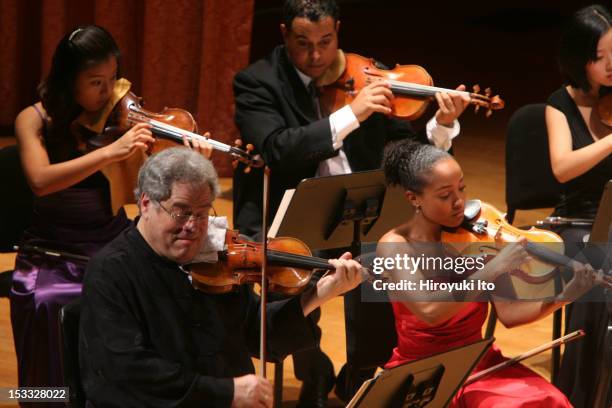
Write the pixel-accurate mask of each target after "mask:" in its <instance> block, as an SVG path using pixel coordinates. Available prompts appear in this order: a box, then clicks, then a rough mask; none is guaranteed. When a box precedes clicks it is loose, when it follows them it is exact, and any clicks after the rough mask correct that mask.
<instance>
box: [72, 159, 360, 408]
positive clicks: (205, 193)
mask: <svg viewBox="0 0 612 408" xmlns="http://www.w3.org/2000/svg"><path fill="white" fill-rule="evenodd" d="M217 191H218V187H217V175H216V172H215V170H214V168H213V166H212V164H211V163H210V161H208V160H207V159H205V158H204V157H202V155H201V154H198V153H196V152H194V151H192V150H191V149H186V148H183V147H177V148H172V149H167V150H164V151H163V152H161V153H158V154H156V155H154V156H151V157H150V158H149V159H148V160H147V161H146V162H145V164H144V165H143V167H142V168H141V170H140V172H139V176H138V186H137V189H136V196H137V198H138V206H139V211H140V216H139V217H138V218H137V220H136V221H135V223H134V224H133V225H132V226H131V227H129V228H128V229H126V230H125V231H124V232H123V233H122V234H121V235H120V236H119V237H117V238H116V239H115V240H114V241H112V242H111V243H110V244H109V245H107V246H106V247H105V248H104V249H102V250H101V251H100V252H99V253H98V254H97V255H96V256H95V257H93V258H92V260H91V261H90V262H89V264H88V266H87V273H86V275H85V282H84V287H83V297H82V312H81V322H80V336H79V357H80V366H81V375H82V382H83V386H84V389H85V394H86V397H87V400H88V401H89V403H90V405H92V404H93V406H103V407H108V406H117V407H121V406H130V407H168V406H179V405H180V406H207V407H208V406H210V407H229V406H232V407H271V406H272V387H271V385H270V383H269V382H268V381H267V380H266V379H264V378H262V377H258V376H256V375H254V374H253V373H254V368H253V365H252V362H251V355H253V354H255V353H256V351H257V350H258V347H259V337H258V336H259V312H260V305H259V302H258V297H257V296H256V295H255V294H254V292H253V291H252V289H251V287H250V286H249V285H243V286H241V287H239V289H238V290H237V291H236V292H234V293H229V294H223V295H208V294H205V293H203V292H200V291H198V290H196V289H194V287H193V286H192V284H191V277H190V275H189V273H188V272H186V271H185V269H183V267H182V265H184V264H185V263H188V262H189V261H191V260H192V259H193V258H194V257H195V256H196V255H197V254H198V252H199V251H200V250H201V247H202V242H203V240H204V237H206V236H207V233H208V221H209V219H208V215H209V211H210V210H211V208H212V204H213V201H214V199H215V196H216V194H217ZM330 263H331V264H332V265H333V266H334V267H335V271H334V272H333V273H330V274H328V275H326V276H325V277H324V278H321V280H319V281H318V283H317V284H316V287H313V288H310V289H308V290H307V291H306V292H304V293H303V294H302V295H300V296H296V297H293V298H290V299H287V300H283V301H278V302H272V303H269V304H268V305H267V313H268V324H267V326H268V331H267V338H268V343H267V344H268V349H269V355H270V356H272V357H275V358H276V357H280V358H282V357H284V356H285V355H287V354H289V353H291V352H294V351H296V350H299V349H303V348H308V347H313V346H314V344H315V343H316V341H317V338H316V336H315V329H316V326H315V324H314V323H313V322H312V320H311V319H310V318H309V317H308V315H309V314H310V313H311V312H312V311H313V310H315V309H316V308H318V307H319V306H320V305H321V304H323V303H324V302H326V301H328V300H330V299H331V298H333V297H335V296H337V295H340V294H342V293H344V292H346V291H348V290H351V289H353V288H355V287H356V286H357V285H358V284H359V283H360V281H361V274H360V270H361V266H360V265H359V264H358V263H357V262H355V261H353V260H350V255H349V254H346V255H345V256H343V257H342V258H341V259H339V260H331V261H330Z"/></svg>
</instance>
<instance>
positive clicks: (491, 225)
mask: <svg viewBox="0 0 612 408" xmlns="http://www.w3.org/2000/svg"><path fill="white" fill-rule="evenodd" d="M480 206H481V209H480V213H479V214H478V215H477V217H476V218H474V219H472V220H466V221H465V222H464V224H463V226H462V227H459V228H457V229H454V230H448V231H443V233H442V241H443V242H445V243H449V244H451V245H452V247H453V248H455V249H456V250H458V251H459V252H461V253H462V255H472V256H477V255H485V256H494V255H495V254H496V253H497V252H498V251H499V250H501V248H502V247H503V245H504V244H506V243H511V242H517V241H518V240H519V239H520V238H521V237H524V238H526V239H527V241H528V243H527V246H526V250H527V252H529V253H530V254H531V255H533V256H531V257H530V258H528V259H526V260H525V262H524V263H523V264H521V265H520V266H519V267H518V268H517V269H516V270H515V271H513V272H512V273H513V274H515V275H518V276H519V277H520V278H521V279H522V280H524V281H526V282H528V283H543V282H546V281H548V280H550V279H551V278H552V277H553V276H554V274H555V273H556V269H557V266H559V265H566V264H567V263H569V262H570V259H569V258H567V257H566V256H565V255H563V253H564V249H565V246H564V244H563V239H562V238H561V237H560V236H559V235H557V234H555V233H554V232H552V231H548V230H544V229H539V228H535V227H532V228H530V229H528V230H522V229H520V228H517V227H515V226H513V225H511V224H509V223H508V221H506V218H505V214H503V213H502V212H500V211H499V210H497V209H496V208H495V207H493V206H492V205H490V204H488V203H485V202H481V203H480ZM474 244H481V245H474ZM464 251H469V253H466V252H464Z"/></svg>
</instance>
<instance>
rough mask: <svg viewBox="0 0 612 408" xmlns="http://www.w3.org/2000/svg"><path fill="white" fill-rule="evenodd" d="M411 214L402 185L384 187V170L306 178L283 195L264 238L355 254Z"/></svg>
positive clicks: (315, 248) (313, 248)
mask: <svg viewBox="0 0 612 408" xmlns="http://www.w3.org/2000/svg"><path fill="white" fill-rule="evenodd" d="M315 209H316V211H315ZM412 212H413V209H412V206H410V205H409V204H408V202H407V201H406V200H405V198H404V191H403V189H402V188H401V187H398V186H395V187H389V188H387V187H386V186H385V178H384V174H383V172H382V170H372V171H363V172H357V173H352V174H344V175H339V176H327V177H316V178H310V179H305V180H302V182H301V183H300V184H298V186H297V187H296V188H295V189H294V190H287V191H286V192H285V195H284V197H283V200H282V201H281V204H280V206H279V209H278V210H277V212H276V215H275V217H274V221H273V222H272V225H271V226H270V231H269V233H268V237H271V238H273V237H277V236H278V237H281V236H289V237H296V238H299V239H301V240H302V241H304V243H306V245H308V246H309V247H310V248H311V249H312V250H313V251H314V250H317V251H321V250H336V249H341V248H351V249H354V250H355V251H356V252H357V253H353V255H355V256H356V255H358V254H359V252H360V248H359V247H358V245H360V244H361V242H377V241H378V239H379V238H380V237H381V236H382V235H383V234H384V233H386V232H387V231H389V230H390V229H391V228H393V227H396V226H397V225H398V224H400V222H402V221H405V220H406V219H408V218H409V217H410V216H411V215H412ZM355 245H357V247H355Z"/></svg>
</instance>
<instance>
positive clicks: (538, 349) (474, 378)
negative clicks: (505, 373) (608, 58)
mask: <svg viewBox="0 0 612 408" xmlns="http://www.w3.org/2000/svg"><path fill="white" fill-rule="evenodd" d="M584 335H585V332H584V330H576V331H575V332H572V333H570V334H566V335H565V336H563V337H559V338H558V339H556V340H553V341H550V342H548V343H545V344H542V345H540V346H538V347H536V348H533V349H531V350H529V351H527V352H525V353H523V354H520V355H518V356H516V357H513V358H511V359H509V360H506V361H504V362H503V363H499V364H496V365H494V366H493V367H489V368H487V369H486V370H482V371H479V372H477V373H476V374H472V375H470V376H469V377H468V379H467V380H466V381H465V383H463V386H466V385H468V384H471V383H473V382H475V381H478V380H480V379H481V378H483V377H486V376H487V375H490V374H493V373H495V372H497V371H499V370H501V369H504V368H506V367H509V366H511V365H513V364H516V363H518V362H520V361H523V360H525V359H527V358H529V357H533V356H535V355H536V354H540V353H542V352H544V351H546V350H549V349H552V348H554V347H559V346H561V345H562V344H565V343H569V342H570V341H574V340H576V339H579V338H581V337H583V336H584Z"/></svg>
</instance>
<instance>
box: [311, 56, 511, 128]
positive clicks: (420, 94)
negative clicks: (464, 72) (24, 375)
mask: <svg viewBox="0 0 612 408" xmlns="http://www.w3.org/2000/svg"><path fill="white" fill-rule="evenodd" d="M381 80H384V81H386V82H387V83H388V84H389V86H390V89H391V91H392V92H393V95H394V96H395V98H393V100H392V101H391V109H392V113H391V115H392V116H395V117H397V118H401V119H408V120H413V119H417V118H418V117H419V116H421V115H422V114H423V112H425V109H426V108H427V104H428V103H429V102H430V101H431V100H432V99H433V97H434V95H435V94H436V93H437V92H446V93H451V94H464V95H467V96H468V97H469V98H470V103H471V104H473V105H475V111H476V112H478V110H479V109H480V108H481V107H483V108H485V109H486V110H487V113H486V116H487V117H488V116H490V115H491V113H492V112H493V111H494V110H499V109H503V107H504V105H505V103H504V101H503V100H502V99H501V98H500V97H499V95H495V96H491V89H490V88H487V89H485V91H484V95H483V94H481V93H480V87H479V86H478V85H474V87H473V92H465V91H457V90H454V89H445V88H438V87H435V86H433V80H432V78H431V76H430V75H429V74H428V73H427V71H426V70H425V69H424V68H422V67H420V66H418V65H399V64H398V65H396V66H395V68H393V69H382V67H381V66H380V65H379V64H378V63H377V62H375V61H374V60H373V59H371V58H365V57H362V56H360V55H357V54H350V53H347V54H344V53H343V52H342V51H341V50H338V57H337V58H336V61H335V62H334V64H332V66H331V67H330V69H329V70H328V71H327V72H326V73H324V74H323V75H322V76H321V78H319V79H318V80H317V86H318V88H319V91H320V97H319V99H320V103H321V106H322V107H323V108H324V109H326V110H327V112H335V111H336V110H338V109H340V108H341V107H343V106H344V105H346V104H349V103H351V102H352V101H353V99H355V97H356V96H357V94H358V93H359V91H360V90H361V88H363V87H364V86H366V85H368V84H370V83H371V82H373V81H381Z"/></svg>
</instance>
